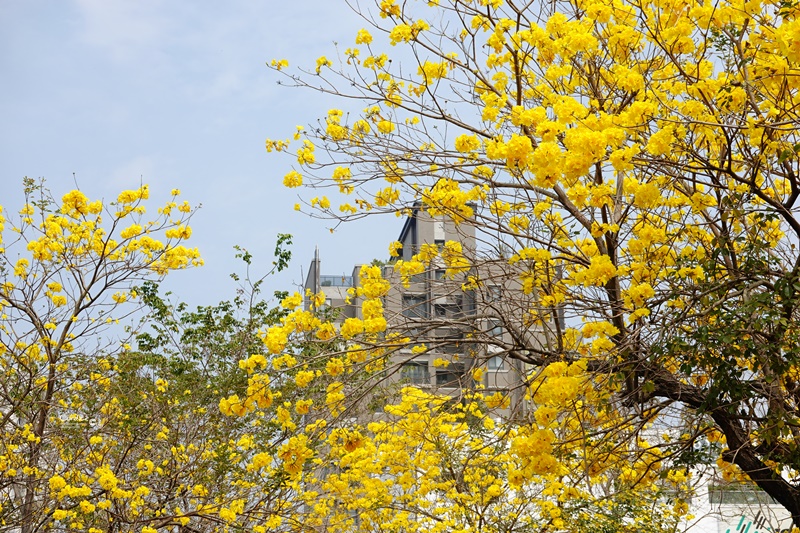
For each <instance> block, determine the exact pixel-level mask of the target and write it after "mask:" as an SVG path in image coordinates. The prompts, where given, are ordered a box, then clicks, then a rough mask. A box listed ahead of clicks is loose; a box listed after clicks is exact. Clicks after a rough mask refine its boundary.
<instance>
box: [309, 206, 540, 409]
mask: <svg viewBox="0 0 800 533" xmlns="http://www.w3.org/2000/svg"><path fill="white" fill-rule="evenodd" d="M396 240H397V241H398V242H400V243H401V244H402V248H401V249H400V252H399V254H400V256H399V258H398V259H403V260H406V261H408V260H410V259H411V257H412V256H413V255H415V254H417V253H418V252H419V251H420V249H421V247H422V245H424V244H428V245H435V246H438V247H440V248H441V247H443V246H444V243H445V242H447V241H456V242H459V243H461V246H462V250H463V254H464V255H465V256H466V257H467V258H468V259H471V260H472V259H474V258H475V257H476V254H477V250H476V237H475V228H474V227H472V226H470V225H468V224H460V225H456V224H455V223H454V222H453V221H452V220H449V219H444V218H433V217H431V216H430V215H429V214H428V213H426V212H424V211H422V210H419V209H414V210H413V211H412V213H411V215H410V216H408V217H407V218H406V219H405V220H404V224H403V227H402V229H401V231H400V234H399V236H398V238H397V239H396ZM388 244H389V242H388V239H387V246H388ZM396 260H397V259H394V260H390V261H387V262H386V263H381V267H382V269H383V276H384V277H385V278H386V279H388V280H390V282H391V287H392V288H391V290H390V292H389V293H388V294H387V295H386V296H385V297H384V301H383V303H384V309H385V315H386V318H387V321H388V323H389V328H390V329H391V330H392V331H396V332H400V333H401V334H402V335H403V336H404V337H408V338H410V339H412V340H413V341H412V342H411V343H409V344H408V345H407V346H401V347H400V348H399V349H397V350H396V351H395V352H394V353H393V354H392V356H391V360H390V365H389V368H390V370H389V372H390V374H391V376H390V379H389V380H388V381H389V382H404V383H409V384H413V385H416V386H419V387H424V388H428V389H431V390H435V391H437V392H441V393H446V394H451V395H457V394H458V393H459V392H460V391H463V390H464V389H468V388H472V387H474V386H475V384H476V382H475V380H474V376H475V375H476V374H475V372H474V371H475V370H476V369H483V375H482V377H481V379H480V381H479V382H481V383H482V385H483V386H484V388H485V389H486V390H487V391H488V392H490V393H491V392H492V391H504V392H510V393H511V395H512V398H516V399H517V401H516V402H514V403H515V404H518V403H520V401H519V400H521V398H522V390H521V389H522V384H523V381H524V379H523V373H524V369H523V365H522V363H520V362H519V360H516V359H512V358H511V357H509V355H510V354H511V353H512V351H513V350H512V349H511V347H512V346H514V345H515V343H514V339H513V338H512V337H516V336H517V335H518V334H519V331H518V330H519V324H516V325H515V324H514V322H515V321H516V322H518V320H516V319H514V320H512V319H511V317H514V316H520V315H518V314H515V313H514V310H513V309H511V308H510V307H509V303H508V302H510V301H512V300H511V299H504V298H503V294H504V292H505V291H507V290H512V289H513V287H512V286H511V285H512V284H513V283H517V282H516V281H514V279H513V278H514V277H513V276H511V275H509V274H508V272H506V271H505V270H501V269H499V268H496V269H493V268H492V267H491V262H486V261H481V264H482V265H484V264H485V265H486V266H482V267H481V269H482V271H481V272H480V273H478V272H476V271H471V272H469V273H466V274H459V275H456V276H454V277H448V276H447V275H446V268H445V265H444V263H443V262H442V260H441V259H438V258H437V259H435V260H433V261H432V262H431V264H430V268H429V269H427V270H426V271H425V272H423V273H421V274H418V275H415V276H413V277H412V278H411V279H410V280H409V283H408V286H407V287H404V286H403V284H402V283H401V280H400V275H399V274H398V273H397V272H395V268H394V265H395V262H396ZM500 263H501V262H499V261H498V264H500ZM502 264H505V262H504V261H503V262H502ZM360 269H361V265H355V266H354V268H353V270H352V272H351V274H350V275H328V274H323V268H322V262H321V259H320V257H319V253H318V252H315V255H314V259H313V260H312V262H311V265H310V266H309V269H308V274H307V276H306V281H305V289H307V290H308V291H310V292H312V293H318V292H319V291H320V290H321V291H323V292H324V293H325V297H326V304H327V305H328V306H330V308H332V309H333V310H335V313H337V318H338V320H344V319H346V318H349V317H358V316H359V313H360V302H359V300H358V299H357V298H348V289H350V288H353V287H356V286H357V284H358V279H359V272H360ZM476 274H479V275H480V277H481V278H483V279H486V280H487V284H485V285H481V286H480V287H479V288H473V289H472V290H464V288H463V285H464V283H465V282H466V281H467V276H474V275H476ZM517 300H518V298H517ZM308 305H309V304H308V302H306V306H308ZM517 305H519V302H517ZM528 329H529V330H530V331H527V332H526V333H525V335H524V336H527V337H531V336H533V337H536V336H537V335H538V334H537V333H536V332H535V331H534V329H535V328H528ZM539 336H540V335H539ZM517 340H519V339H518V338H517Z"/></svg>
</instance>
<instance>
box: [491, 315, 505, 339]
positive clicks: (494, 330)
mask: <svg viewBox="0 0 800 533" xmlns="http://www.w3.org/2000/svg"><path fill="white" fill-rule="evenodd" d="M488 333H489V336H490V337H494V338H496V339H501V338H502V337H503V323H502V322H501V321H499V320H490V321H489V331H488Z"/></svg>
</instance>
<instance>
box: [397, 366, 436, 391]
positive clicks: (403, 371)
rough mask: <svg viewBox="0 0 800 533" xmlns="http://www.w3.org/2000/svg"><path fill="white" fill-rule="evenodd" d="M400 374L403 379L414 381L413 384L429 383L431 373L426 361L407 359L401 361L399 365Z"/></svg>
mask: <svg viewBox="0 0 800 533" xmlns="http://www.w3.org/2000/svg"><path fill="white" fill-rule="evenodd" d="M400 376H401V377H402V378H403V379H404V380H406V381H408V382H409V383H414V384H415V385H430V384H431V374H430V371H429V370H428V362H427V361H425V362H422V361H409V362H407V363H403V366H402V367H400Z"/></svg>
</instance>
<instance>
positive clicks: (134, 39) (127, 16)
mask: <svg viewBox="0 0 800 533" xmlns="http://www.w3.org/2000/svg"><path fill="white" fill-rule="evenodd" d="M75 2H76V5H77V7H78V10H79V12H80V13H81V15H82V17H83V32H82V34H81V36H80V38H81V39H82V40H83V41H85V42H86V43H88V44H91V45H94V46H98V47H100V48H103V49H105V50H106V52H107V53H108V54H109V55H111V56H112V58H114V59H115V60H123V61H124V60H127V59H130V58H132V57H137V56H141V55H142V54H143V53H145V52H146V53H147V54H148V55H149V54H152V53H153V52H154V51H158V49H159V47H160V46H159V43H160V42H161V41H162V40H163V39H164V38H166V37H167V36H168V35H169V31H168V30H169V26H170V24H169V20H168V18H167V17H166V16H164V12H163V10H162V7H163V5H164V3H163V2H162V0H139V1H135V2H134V1H130V0H75Z"/></svg>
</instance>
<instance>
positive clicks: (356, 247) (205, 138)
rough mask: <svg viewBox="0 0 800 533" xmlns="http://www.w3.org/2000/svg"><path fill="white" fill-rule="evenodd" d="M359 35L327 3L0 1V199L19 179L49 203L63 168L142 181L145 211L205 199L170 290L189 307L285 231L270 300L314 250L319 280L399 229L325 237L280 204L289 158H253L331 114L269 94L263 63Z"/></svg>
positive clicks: (260, 257)
mask: <svg viewBox="0 0 800 533" xmlns="http://www.w3.org/2000/svg"><path fill="white" fill-rule="evenodd" d="M362 26H363V21H362V20H361V19H360V18H359V17H358V15H356V14H354V13H353V12H351V11H350V10H349V8H347V6H346V5H345V3H344V2H343V1H341V0H296V1H294V2H286V1H277V0H262V1H256V0H251V1H247V0H230V1H227V2H212V1H189V0H63V1H55V0H51V1H40V0H34V1H30V0H3V1H2V2H0V80H2V82H0V204H3V205H5V206H7V208H8V209H9V210H12V209H13V210H16V209H18V207H19V205H20V197H21V193H20V190H21V183H22V177H23V176H30V177H44V178H46V179H47V182H48V185H49V187H50V188H51V189H52V190H53V192H54V193H56V194H57V195H59V196H60V195H61V194H63V193H64V192H66V191H67V190H69V189H71V188H73V173H74V174H75V176H76V179H77V183H78V185H79V186H80V188H81V189H82V190H84V191H85V192H86V194H87V195H89V196H90V197H92V198H98V197H103V198H105V199H112V198H114V197H116V194H117V193H118V192H119V191H120V190H121V189H126V188H134V187H137V186H138V185H139V183H140V182H144V183H148V184H149V185H150V188H151V198H152V199H154V200H156V201H159V202H161V201H166V200H167V199H168V195H169V191H170V190H171V189H172V188H175V187H177V188H179V189H181V190H182V191H183V197H184V198H185V199H188V200H189V201H190V202H192V203H193V204H196V203H201V204H202V205H203V207H202V209H201V210H200V211H199V212H198V213H197V215H196V216H195V218H194V220H193V223H192V226H193V229H194V236H193V238H192V242H191V243H192V244H193V245H195V246H198V247H199V248H200V250H201V252H202V254H203V256H204V258H205V260H206V266H205V267H203V268H201V269H196V270H194V271H191V272H182V273H177V274H175V275H172V276H171V278H172V279H171V280H169V282H168V287H169V288H170V289H172V290H173V291H174V292H175V293H176V294H177V295H178V296H180V297H181V299H183V300H186V301H188V302H190V303H192V304H201V303H203V304H207V303H215V302H216V301H218V300H219V299H221V298H227V297H230V296H231V295H232V293H233V289H234V286H233V282H232V281H231V280H230V278H228V274H229V273H230V272H231V271H232V270H233V269H235V268H236V262H235V261H234V260H233V253H234V252H233V249H232V247H233V245H235V244H239V245H241V246H243V247H245V248H247V249H249V250H250V251H251V252H253V253H254V254H255V256H256V261H257V264H256V268H255V271H256V272H264V271H266V270H268V268H269V266H270V265H269V262H270V261H271V252H272V249H273V246H274V242H275V235H276V234H277V233H292V234H294V235H295V245H294V247H293V252H294V258H295V259H294V261H293V264H292V266H291V269H290V272H289V274H288V275H285V276H282V277H280V278H278V279H277V280H276V281H275V282H274V283H270V286H269V287H268V288H267V289H268V291H270V292H271V291H272V290H273V289H279V288H288V286H289V285H290V284H291V283H292V282H301V281H302V280H301V275H300V272H301V267H302V269H303V271H305V269H306V268H307V266H308V263H309V261H310V259H311V257H312V254H313V249H314V246H315V245H316V244H318V245H319V246H320V250H321V254H322V257H323V267H324V270H325V271H326V273H332V274H339V273H347V274H349V273H350V269H351V268H352V265H353V264H354V263H357V262H368V261H369V260H371V259H373V258H375V257H381V258H384V257H385V256H386V255H387V251H386V250H387V246H388V243H389V242H390V241H391V240H393V239H394V238H395V237H396V234H397V233H399V231H400V227H401V221H400V220H398V219H395V218H394V217H391V218H386V219H384V220H376V219H374V218H373V219H370V220H369V221H362V222H355V223H353V224H350V225H344V226H342V227H341V228H340V229H339V230H338V231H337V232H336V234H334V235H331V234H330V233H329V232H328V230H327V229H326V228H327V227H328V226H329V224H326V223H324V222H321V221H313V220H311V219H308V218H306V217H305V216H304V215H302V214H299V213H296V212H295V211H294V210H293V208H292V206H293V204H294V202H295V201H296V196H297V191H290V190H287V189H284V188H283V186H282V185H281V180H282V176H283V175H284V174H285V173H286V171H287V170H288V166H287V165H289V164H290V161H289V160H287V159H281V158H276V157H274V156H270V155H268V154H267V153H266V152H265V150H264V140H265V138H267V137H273V138H280V137H285V136H286V135H287V134H289V133H290V132H291V131H293V130H294V126H295V125H298V124H302V125H308V124H309V123H312V122H315V121H316V119H317V118H319V117H322V116H324V115H325V112H326V110H327V109H328V108H329V107H331V106H332V102H331V101H330V100H326V99H324V98H322V97H320V96H319V95H317V94H315V93H311V92H308V91H302V90H297V89H288V88H285V87H280V86H278V85H277V84H276V81H277V80H278V77H277V76H276V74H275V73H274V72H272V71H271V70H269V69H267V68H266V66H265V63H266V62H267V61H269V60H271V59H273V58H287V59H289V61H290V62H291V63H292V64H293V65H301V64H305V65H310V66H313V64H314V60H315V59H316V58H317V57H318V56H320V55H322V54H327V55H329V56H332V55H334V45H333V43H334V41H337V42H339V43H340V44H341V45H342V49H343V48H344V47H347V46H350V45H352V43H353V40H354V37H355V33H356V31H357V30H358V29H359V28H361V27H362ZM301 193H302V192H301ZM304 194H306V197H308V196H309V194H308V193H307V192H306V193H304ZM154 205H155V204H154ZM365 237H366V238H365Z"/></svg>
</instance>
